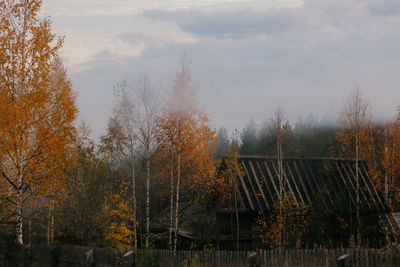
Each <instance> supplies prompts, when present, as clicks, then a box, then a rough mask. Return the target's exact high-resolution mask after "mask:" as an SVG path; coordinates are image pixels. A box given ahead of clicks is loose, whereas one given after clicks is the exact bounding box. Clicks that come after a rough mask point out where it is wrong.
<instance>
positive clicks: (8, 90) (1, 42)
mask: <svg viewBox="0 0 400 267" xmlns="http://www.w3.org/2000/svg"><path fill="white" fill-rule="evenodd" d="M40 7H41V1H34V0H28V1H17V0H14V1H13V0H10V1H2V2H1V3H0V33H1V35H0V73H1V75H0V114H1V115H0V136H1V142H0V170H1V173H0V188H1V193H2V194H3V193H4V192H7V193H6V194H7V195H6V196H3V197H5V198H6V199H7V200H8V202H9V203H10V205H9V206H8V209H9V210H11V213H12V214H13V218H11V219H13V220H15V221H16V225H17V241H18V242H19V243H22V242H23V241H22V210H23V209H24V207H23V205H24V202H25V200H26V199H27V198H30V197H38V196H50V195H54V194H55V193H56V192H57V191H58V190H60V189H62V188H63V186H64V183H63V182H64V178H65V176H64V169H65V167H66V164H67V163H68V157H69V156H68V155H69V154H68V152H69V151H70V150H71V149H73V146H72V141H73V138H74V136H75V128H74V126H73V122H74V120H75V117H76V114H77V108H76V105H75V96H74V94H73V92H72V90H71V83H70V81H69V80H68V79H67V77H66V73H65V70H64V68H63V65H62V63H61V61H60V60H59V58H58V54H57V53H58V50H59V48H60V47H61V45H62V39H61V38H58V37H57V36H56V35H55V34H53V33H52V32H51V23H50V21H49V19H43V20H40V19H38V14H39V11H40Z"/></svg>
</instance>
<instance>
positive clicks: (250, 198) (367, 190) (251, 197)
mask: <svg viewBox="0 0 400 267" xmlns="http://www.w3.org/2000/svg"><path fill="white" fill-rule="evenodd" d="M281 162H282V176H281V177H282V179H283V184H284V185H285V191H284V192H285V194H289V195H290V197H291V199H293V200H294V201H295V202H296V203H303V204H305V205H307V206H309V207H316V206H318V208H319V209H321V212H322V211H324V210H328V209H329V210H331V211H333V212H334V213H335V212H336V213H337V214H345V215H344V216H346V214H347V216H349V217H352V216H353V217H354V214H355V210H356V179H357V178H356V173H355V170H356V168H355V161H354V160H352V159H339V158H284V159H283V160H282V161H281ZM234 176H236V177H233V178H234V179H235V180H236V183H237V189H238V190H237V203H236V204H237V207H238V213H239V226H240V230H239V233H240V234H239V236H240V245H241V247H242V248H254V247H255V246H259V245H260V238H259V229H258V226H257V224H256V218H257V217H258V216H259V214H260V212H261V213H263V214H268V212H269V211H271V209H272V208H273V206H274V204H275V203H276V202H277V201H278V200H279V199H280V190H279V175H278V159H277V158H276V157H267V156H240V157H239V162H238V166H237V169H236V172H235V173H234ZM358 178H359V185H360V190H359V196H360V205H359V208H360V214H362V215H363V216H364V217H365V216H366V217H368V216H369V217H370V218H373V221H372V223H371V224H372V225H374V226H376V229H378V228H379V229H380V230H379V231H383V232H382V235H385V234H389V235H390V234H392V233H397V232H398V231H399V230H400V228H399V222H398V219H397V217H396V216H394V214H392V213H391V212H390V209H389V208H388V206H387V204H386V203H385V201H384V198H383V197H382V196H381V195H380V194H379V192H377V191H376V190H375V188H374V186H373V184H372V180H371V178H370V176H369V174H368V165H367V163H366V162H365V161H359V173H358ZM180 206H181V208H180V212H179V214H180V217H179V229H180V230H179V231H178V234H179V235H180V236H182V238H183V239H184V240H186V241H187V240H190V239H195V238H196V231H198V230H194V228H193V224H194V223H195V222H196V218H197V216H198V215H199V216H203V219H204V222H205V224H207V223H209V224H210V229H211V225H212V224H216V225H217V226H216V227H215V228H212V229H213V231H214V232H213V233H214V234H215V235H214V237H215V239H218V240H216V242H218V245H219V246H220V247H221V248H230V247H231V246H232V240H233V239H234V237H235V236H236V230H235V226H234V225H236V222H235V215H236V209H233V208H232V205H230V206H227V205H225V206H223V205H222V206H221V205H218V204H217V205H215V207H214V208H210V207H209V206H207V205H201V204H194V203H192V204H191V203H182V205H180ZM168 214H169V209H166V210H165V211H164V212H162V213H161V214H160V216H159V217H158V218H156V219H155V220H154V223H153V226H155V227H154V228H153V229H157V230H158V231H159V232H161V231H162V230H165V231H167V230H168V229H169V228H168V222H169V220H168V218H169V217H168ZM204 214H206V215H204ZM350 220H351V219H350ZM378 225H379V227H378ZM210 229H208V230H210ZM215 231H217V233H215Z"/></svg>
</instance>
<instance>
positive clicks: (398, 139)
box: [384, 106, 400, 209]
mask: <svg viewBox="0 0 400 267" xmlns="http://www.w3.org/2000/svg"><path fill="white" fill-rule="evenodd" d="M388 135H389V141H388V142H387V143H386V146H385V160H384V166H385V169H387V177H386V176H385V178H386V179H385V181H386V180H387V182H388V184H389V185H388V186H387V189H386V188H385V189H386V190H385V193H386V194H387V195H388V194H389V191H390V192H391V193H392V194H391V196H392V198H391V199H390V200H392V201H393V203H391V204H392V208H394V209H398V208H399V207H400V149H399V148H400V106H399V107H398V114H397V117H396V119H395V121H394V122H393V123H391V124H390V125H389V126H388ZM389 188H390V189H389Z"/></svg>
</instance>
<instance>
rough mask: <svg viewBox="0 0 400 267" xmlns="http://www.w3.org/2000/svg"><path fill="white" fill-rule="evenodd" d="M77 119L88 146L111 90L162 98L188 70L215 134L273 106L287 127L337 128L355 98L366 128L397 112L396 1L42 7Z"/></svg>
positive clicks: (59, 3)
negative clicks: (120, 87) (313, 119)
mask: <svg viewBox="0 0 400 267" xmlns="http://www.w3.org/2000/svg"><path fill="white" fill-rule="evenodd" d="M43 13H44V14H47V15H49V16H51V18H52V20H53V23H54V32H56V33H58V34H60V35H65V37H66V39H65V43H64V47H63V49H62V51H61V55H62V57H63V60H64V63H65V65H66V67H67V69H68V73H69V76H70V78H71V80H72V83H73V86H74V89H75V91H77V92H78V105H79V108H80V112H81V114H80V117H81V119H83V120H85V121H86V122H87V123H88V124H89V125H90V126H91V128H92V130H93V132H94V134H95V135H96V136H98V135H100V134H101V133H103V132H104V129H105V127H106V123H107V119H108V117H109V116H110V114H111V110H112V97H113V86H114V85H115V84H116V83H118V82H119V81H121V80H122V79H124V78H126V79H128V80H131V81H135V80H136V79H137V77H138V75H140V74H142V73H144V72H145V73H146V74H147V75H148V76H150V77H151V78H152V80H153V82H154V84H156V85H157V86H160V87H161V88H162V89H163V90H168V89H169V88H170V87H171V85H172V82H173V79H174V77H175V72H176V70H177V69H178V66H179V62H180V58H181V57H182V55H183V54H186V55H187V57H188V58H189V59H190V62H191V64H192V71H193V80H194V82H195V83H196V85H197V86H198V91H197V95H198V99H199V102H200V103H201V105H202V106H203V107H204V109H205V110H206V111H207V113H208V114H209V117H210V119H211V120H212V125H213V126H214V127H219V126H225V127H227V128H228V129H229V130H230V131H231V130H233V129H234V128H241V127H243V126H244V125H245V124H246V122H247V121H248V120H249V119H250V118H254V120H256V121H260V122H261V121H262V120H264V119H265V118H267V117H269V116H270V115H271V114H272V111H273V110H274V108H275V107H276V106H278V105H279V106H281V107H283V109H284V110H285V111H286V114H287V116H288V117H289V118H290V119H291V120H296V119H298V118H299V116H303V117H305V116H307V115H308V114H310V113H314V114H315V115H320V116H325V117H330V118H336V117H337V110H338V109H339V108H340V106H341V103H342V102H343V101H344V99H345V98H346V97H347V96H348V95H349V94H350V92H351V91H352V90H353V89H354V88H355V87H359V88H360V89H361V91H362V93H363V95H364V96H365V97H366V98H368V99H369V101H370V104H371V106H372V108H373V112H374V115H375V118H377V119H391V118H392V117H393V116H394V115H395V113H396V106H398V105H399V104H400V86H399V85H400V34H399V30H400V1H398V0H387V1H386V0H379V1H378V0H377V1H370V0H364V1H356V0H354V1H353V0H332V1H330V0H323V1H321V0H303V1H301V0H293V1H291V0H275V1H269V0H264V1H251V0H235V1H233V0H196V1H195V0H146V1H144V0H118V1H116V0H68V1H65V0H43Z"/></svg>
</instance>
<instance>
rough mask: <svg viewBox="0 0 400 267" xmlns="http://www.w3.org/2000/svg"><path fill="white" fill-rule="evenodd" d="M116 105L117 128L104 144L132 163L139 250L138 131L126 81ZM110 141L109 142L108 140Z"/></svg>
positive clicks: (117, 91)
mask: <svg viewBox="0 0 400 267" xmlns="http://www.w3.org/2000/svg"><path fill="white" fill-rule="evenodd" d="M114 94H115V103H114V110H113V116H112V118H110V123H111V124H114V126H116V127H111V130H112V129H114V134H111V135H108V136H105V137H104V139H103V140H102V141H103V143H104V144H108V145H109V146H112V147H114V148H115V150H110V149H108V151H115V153H119V154H120V157H121V160H122V158H125V159H127V160H128V162H130V166H131V178H132V187H131V188H132V210H133V214H134V216H135V219H134V232H135V235H134V249H135V250H137V248H138V246H137V245H138V240H137V234H136V233H137V194H136V174H135V160H136V154H137V131H136V120H135V117H134V112H135V111H134V109H135V106H134V103H133V100H132V92H131V91H130V90H129V88H128V83H127V81H126V80H123V81H121V82H120V83H119V84H118V85H117V86H116V87H115V88H114ZM107 139H108V140H107Z"/></svg>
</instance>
